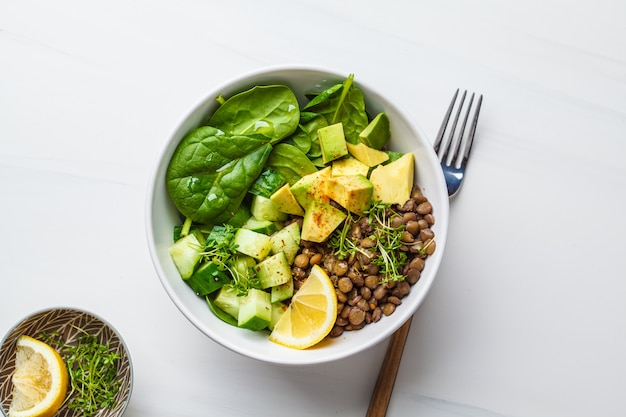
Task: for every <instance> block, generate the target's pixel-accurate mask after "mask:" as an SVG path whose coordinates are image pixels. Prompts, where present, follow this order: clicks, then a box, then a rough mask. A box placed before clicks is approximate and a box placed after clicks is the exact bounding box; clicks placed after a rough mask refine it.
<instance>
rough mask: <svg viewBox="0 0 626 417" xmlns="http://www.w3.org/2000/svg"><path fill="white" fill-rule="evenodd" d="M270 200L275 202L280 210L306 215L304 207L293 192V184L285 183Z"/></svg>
mask: <svg viewBox="0 0 626 417" xmlns="http://www.w3.org/2000/svg"><path fill="white" fill-rule="evenodd" d="M270 200H272V201H273V202H274V206H275V207H276V209H277V210H278V211H281V212H283V213H287V214H294V215H296V216H304V209H303V208H302V206H300V204H299V203H298V200H296V197H294V195H293V193H292V192H291V186H290V185H289V183H287V184H285V185H283V186H282V187H281V188H279V189H278V190H277V191H276V192H275V193H274V194H272V195H271V197H270Z"/></svg>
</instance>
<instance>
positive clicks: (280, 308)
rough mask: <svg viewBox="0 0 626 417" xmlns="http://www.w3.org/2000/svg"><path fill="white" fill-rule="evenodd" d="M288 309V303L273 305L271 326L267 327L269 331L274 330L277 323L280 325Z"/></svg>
mask: <svg viewBox="0 0 626 417" xmlns="http://www.w3.org/2000/svg"><path fill="white" fill-rule="evenodd" d="M287 307H289V305H288V304H286V303H282V302H277V303H272V320H271V321H270V324H269V326H267V328H268V329H270V330H274V326H275V325H276V323H278V319H280V318H281V317H282V315H283V314H285V311H287Z"/></svg>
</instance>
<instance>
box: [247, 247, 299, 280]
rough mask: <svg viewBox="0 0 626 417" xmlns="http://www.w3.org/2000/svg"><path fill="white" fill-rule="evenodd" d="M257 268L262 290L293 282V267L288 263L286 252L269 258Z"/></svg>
mask: <svg viewBox="0 0 626 417" xmlns="http://www.w3.org/2000/svg"><path fill="white" fill-rule="evenodd" d="M255 268H256V273H257V278H258V279H259V282H260V283H261V288H270V287H275V286H276V285H280V284H284V283H285V282H287V281H291V265H290V264H289V262H288V261H287V257H286V256H285V252H278V253H277V254H275V255H271V256H268V257H267V258H265V259H263V260H262V261H261V262H259V263H258V264H257V266H256V267H255Z"/></svg>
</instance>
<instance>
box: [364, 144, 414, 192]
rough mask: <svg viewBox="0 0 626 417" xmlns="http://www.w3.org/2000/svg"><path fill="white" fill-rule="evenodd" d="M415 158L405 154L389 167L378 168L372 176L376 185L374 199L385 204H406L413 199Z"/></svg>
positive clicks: (371, 179) (371, 178) (381, 166)
mask: <svg viewBox="0 0 626 417" xmlns="http://www.w3.org/2000/svg"><path fill="white" fill-rule="evenodd" d="M414 172H415V157H414V156H413V153H407V154H404V155H403V156H402V157H401V158H400V159H398V160H396V161H393V162H390V163H389V164H387V165H379V166H377V167H376V168H375V169H374V170H373V171H372V174H371V175H370V181H371V182H372V184H373V185H374V195H373V198H374V200H376V201H380V202H382V203H384V204H404V203H406V202H407V200H408V199H409V198H410V197H411V189H412V188H413V175H414Z"/></svg>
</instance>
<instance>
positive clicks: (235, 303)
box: [213, 285, 241, 319]
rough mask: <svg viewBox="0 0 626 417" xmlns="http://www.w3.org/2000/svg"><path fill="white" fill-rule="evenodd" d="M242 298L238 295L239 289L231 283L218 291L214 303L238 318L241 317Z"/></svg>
mask: <svg viewBox="0 0 626 417" xmlns="http://www.w3.org/2000/svg"><path fill="white" fill-rule="evenodd" d="M240 299H241V297H239V296H238V295H237V290H235V289H234V288H233V287H231V286H230V285H225V286H223V287H222V288H221V289H220V291H219V292H218V293H217V296H216V297H215V300H213V303H214V304H215V305H216V306H217V307H219V308H220V309H221V310H222V311H224V312H226V313H228V314H230V315H231V316H232V317H234V318H235V319H237V318H239V305H240Z"/></svg>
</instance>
